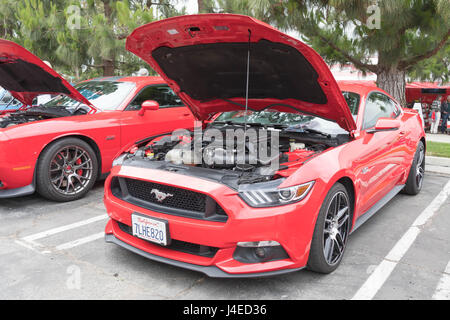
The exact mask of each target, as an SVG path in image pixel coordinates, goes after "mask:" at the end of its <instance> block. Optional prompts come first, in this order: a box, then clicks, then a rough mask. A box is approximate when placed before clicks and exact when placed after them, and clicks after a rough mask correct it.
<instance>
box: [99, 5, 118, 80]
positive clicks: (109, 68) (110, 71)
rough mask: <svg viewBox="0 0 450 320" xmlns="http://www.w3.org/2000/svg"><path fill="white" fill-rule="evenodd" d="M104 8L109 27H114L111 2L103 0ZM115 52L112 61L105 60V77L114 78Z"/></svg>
mask: <svg viewBox="0 0 450 320" xmlns="http://www.w3.org/2000/svg"><path fill="white" fill-rule="evenodd" d="M102 2H103V8H104V10H105V17H106V19H107V20H108V22H109V25H110V26H111V27H113V23H114V22H113V18H112V14H113V12H112V8H111V3H110V2H111V0H102ZM114 60H115V52H112V57H111V58H110V59H106V58H104V59H103V61H102V62H103V76H104V77H111V76H114V71H115V69H116V66H115V61H114Z"/></svg>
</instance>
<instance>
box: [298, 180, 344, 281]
mask: <svg viewBox="0 0 450 320" xmlns="http://www.w3.org/2000/svg"><path fill="white" fill-rule="evenodd" d="M338 206H339V209H338V210H337V207H338ZM351 217H352V205H351V202H350V197H349V194H348V191H347V189H346V188H345V187H344V186H343V185H342V184H340V183H336V184H335V185H334V186H333V187H332V188H331V189H330V191H329V192H328V194H327V196H326V198H325V200H324V202H323V204H322V207H321V208H320V211H319V216H318V217H317V221H316V226H315V228H314V234H313V238H312V242H311V249H310V253H309V259H308V264H307V268H308V269H309V270H311V271H314V272H318V273H324V274H328V273H331V272H333V271H334V270H336V269H337V267H338V266H339V264H340V263H341V261H342V258H343V256H344V252H345V249H346V247H347V240H348V236H349V233H350V226H351ZM330 218H331V219H330ZM341 224H342V225H341ZM339 225H341V227H339Z"/></svg>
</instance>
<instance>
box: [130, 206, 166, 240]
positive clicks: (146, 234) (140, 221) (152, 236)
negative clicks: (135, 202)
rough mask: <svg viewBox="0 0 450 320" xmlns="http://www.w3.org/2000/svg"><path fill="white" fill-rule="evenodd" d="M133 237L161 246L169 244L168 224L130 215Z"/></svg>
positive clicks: (137, 215) (163, 221) (164, 221)
mask: <svg viewBox="0 0 450 320" xmlns="http://www.w3.org/2000/svg"><path fill="white" fill-rule="evenodd" d="M131 222H132V226H133V236H135V237H138V238H140V239H143V240H147V241H151V242H154V243H157V244H161V245H163V246H167V245H168V244H169V242H170V235H169V222H167V221H166V220H162V219H157V218H150V217H148V216H144V215H141V214H136V213H133V214H132V215H131Z"/></svg>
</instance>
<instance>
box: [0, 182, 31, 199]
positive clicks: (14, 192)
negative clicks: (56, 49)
mask: <svg viewBox="0 0 450 320" xmlns="http://www.w3.org/2000/svg"><path fill="white" fill-rule="evenodd" d="M35 190H36V188H35V187H34V183H32V184H30V185H28V186H25V187H21V188H15V189H3V190H2V189H0V199H6V198H15V197H23V196H27V195H30V194H33V193H34V191H35Z"/></svg>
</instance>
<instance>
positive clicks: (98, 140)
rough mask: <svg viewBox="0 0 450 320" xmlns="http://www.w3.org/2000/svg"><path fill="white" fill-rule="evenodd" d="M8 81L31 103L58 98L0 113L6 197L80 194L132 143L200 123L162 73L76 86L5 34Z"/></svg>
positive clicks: (0, 191) (1, 47)
mask: <svg viewBox="0 0 450 320" xmlns="http://www.w3.org/2000/svg"><path fill="white" fill-rule="evenodd" d="M0 86H2V87H3V88H5V89H7V90H9V91H10V92H11V94H12V95H13V96H14V97H15V98H16V99H18V100H19V101H21V102H22V103H23V104H24V105H31V103H32V101H33V99H34V98H35V97H36V96H38V95H41V94H53V95H58V97H56V98H54V99H52V100H51V101H49V102H47V103H45V104H43V105H40V106H33V107H32V108H22V109H21V110H19V111H18V112H15V113H10V114H8V115H6V116H1V117H0V198H7V197H14V196H22V195H27V194H31V193H33V192H34V191H35V190H37V191H38V192H39V193H40V194H41V195H43V196H45V197H47V198H49V199H52V200H57V201H70V200H75V199H78V198H80V197H82V196H83V195H85V194H86V193H87V192H88V191H89V189H90V188H91V187H92V186H93V184H94V183H95V181H96V180H97V179H98V178H100V177H102V176H104V175H106V174H107V173H108V172H109V171H110V169H111V164H112V161H113V159H114V157H115V156H117V154H118V153H119V151H120V150H121V149H122V148H124V147H125V146H126V145H127V144H130V143H135V142H136V141H138V140H140V139H142V138H146V137H148V136H151V135H157V134H162V133H164V134H167V133H170V132H172V131H173V130H175V129H177V128H189V127H190V128H192V127H193V123H194V122H193V120H194V118H193V116H192V113H191V112H190V111H189V109H188V108H186V107H185V106H184V104H183V103H182V101H181V100H180V99H179V98H178V97H177V96H176V95H175V94H174V93H173V91H172V89H170V88H169V87H168V86H167V84H166V83H165V81H164V80H163V79H161V78H160V77H136V78H132V77H128V78H127V77H110V78H103V79H95V80H91V81H86V82H82V83H80V84H78V85H77V86H76V87H75V88H74V87H72V86H71V85H70V84H69V83H67V81H65V80H64V79H63V78H61V77H60V76H59V75H58V74H57V73H56V72H55V71H54V70H52V69H51V68H49V67H48V66H47V65H46V64H44V63H43V62H42V61H41V60H40V59H39V58H37V57H36V56H34V55H33V54H31V53H30V52H28V51H27V50H25V49H24V48H22V47H20V46H19V45H17V44H15V43H13V42H10V41H6V40H1V39H0ZM152 101H153V102H152ZM154 101H156V102H158V103H159V105H160V107H161V108H159V109H158V105H157V104H155V103H154ZM155 109H158V110H155ZM151 110H152V111H151Z"/></svg>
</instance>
